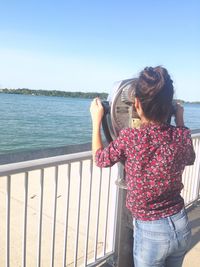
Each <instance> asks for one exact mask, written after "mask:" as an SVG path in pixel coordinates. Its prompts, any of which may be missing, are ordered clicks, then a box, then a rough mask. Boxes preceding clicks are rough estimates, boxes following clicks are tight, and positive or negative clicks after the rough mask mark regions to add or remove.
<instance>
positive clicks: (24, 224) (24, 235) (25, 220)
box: [22, 172, 28, 267]
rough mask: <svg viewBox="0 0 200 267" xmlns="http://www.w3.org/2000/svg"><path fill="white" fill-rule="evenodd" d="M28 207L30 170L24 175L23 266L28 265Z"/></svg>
mask: <svg viewBox="0 0 200 267" xmlns="http://www.w3.org/2000/svg"><path fill="white" fill-rule="evenodd" d="M27 207H28V172H26V173H25V177H24V223H23V244H22V246H23V248H22V266H23V267H26V240H27Z"/></svg>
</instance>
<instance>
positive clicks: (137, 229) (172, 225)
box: [133, 209, 191, 267]
mask: <svg viewBox="0 0 200 267" xmlns="http://www.w3.org/2000/svg"><path fill="white" fill-rule="evenodd" d="M190 240H191V228H190V225H189V222H188V217H187V214H186V212H185V210H184V209H182V210H181V211H180V212H179V213H177V214H175V215H172V216H170V217H167V218H163V219H160V220H155V221H141V220H137V219H134V248H133V256H134V265H135V267H150V266H151V267H181V266H182V262H183V259H184V256H185V254H186V252H187V250H188V249H189V245H190Z"/></svg>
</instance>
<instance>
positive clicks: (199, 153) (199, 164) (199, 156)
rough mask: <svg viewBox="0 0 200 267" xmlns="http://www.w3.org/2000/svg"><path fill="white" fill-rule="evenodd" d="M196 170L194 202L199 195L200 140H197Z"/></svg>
mask: <svg viewBox="0 0 200 267" xmlns="http://www.w3.org/2000/svg"><path fill="white" fill-rule="evenodd" d="M196 146H197V158H196V160H197V164H196V165H197V169H196V171H197V172H198V174H197V188H196V192H195V195H196V201H198V198H199V194H200V139H198V140H197V144H196Z"/></svg>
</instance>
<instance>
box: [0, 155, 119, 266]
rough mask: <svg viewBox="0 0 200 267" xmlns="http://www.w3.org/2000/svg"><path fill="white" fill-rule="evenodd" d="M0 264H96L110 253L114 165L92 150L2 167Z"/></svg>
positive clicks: (115, 195)
mask: <svg viewBox="0 0 200 267" xmlns="http://www.w3.org/2000/svg"><path fill="white" fill-rule="evenodd" d="M0 176H1V178H0V205H1V206H0V228H1V230H0V266H7V267H8V266H19V265H20V266H24V267H25V266H29V267H30V266H45V267H46V266H56V267H59V266H91V267H92V266H97V265H98V264H100V263H101V262H102V261H104V260H105V259H106V258H107V257H109V256H110V255H112V254H113V253H114V247H115V223H116V220H115V218H116V207H117V187H116V186H113V184H114V182H115V180H116V178H117V168H116V166H114V167H113V168H107V169H99V168H97V167H95V166H93V162H92V158H91V152H81V153H76V154H70V155H64V156H57V157H51V158H45V159H38V160H32V161H27V162H19V163H12V164H7V165H2V166H1V167H0Z"/></svg>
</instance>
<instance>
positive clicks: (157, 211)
mask: <svg viewBox="0 0 200 267" xmlns="http://www.w3.org/2000/svg"><path fill="white" fill-rule="evenodd" d="M173 94H174V88H173V81H172V80H171V78H170V76H169V74H168V72H167V70H166V69H165V68H163V67H160V66H158V67H155V68H152V67H146V68H145V69H144V70H143V71H142V72H141V73H140V75H139V78H138V82H137V86H136V89H135V101H134V105H135V109H136V111H137V113H138V115H139V117H140V119H141V127H140V128H139V129H131V128H126V129H122V130H121V132H120V134H119V136H118V138H117V139H116V140H114V141H113V142H111V143H110V144H109V145H108V146H107V147H105V148H104V147H103V143H102V139H101V133H100V128H101V121H102V117H103V113H104V111H103V107H102V105H101V102H100V100H99V99H98V98H96V99H94V100H93V102H92V103H91V108H90V111H91V117H92V125H93V134H92V150H93V156H94V160H95V162H96V164H97V166H99V167H108V166H112V165H113V164H115V163H116V162H118V161H120V160H121V159H123V160H125V172H126V183H127V200H126V206H127V208H128V209H129V210H130V212H131V214H132V216H133V221H134V248H133V255H134V264H135V266H136V267H150V266H153V267H161V266H162V267H163V266H165V267H180V266H182V262H183V259H184V256H185V253H186V251H187V250H188V248H189V241H190V238H191V229H190V226H189V223H188V218H187V214H186V212H185V209H184V200H183V198H182V197H181V195H180V193H181V190H182V188H183V184H182V182H181V179H182V173H183V170H184V168H185V166H186V165H191V164H193V163H194V160H195V153H194V150H193V145H192V139H191V134H190V130H189V129H188V128H186V127H185V126H184V120H183V108H182V107H181V106H180V105H178V104H177V107H176V114H175V122H176V126H172V125H169V124H168V123H167V119H168V117H169V115H170V112H171V107H172V100H173Z"/></svg>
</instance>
